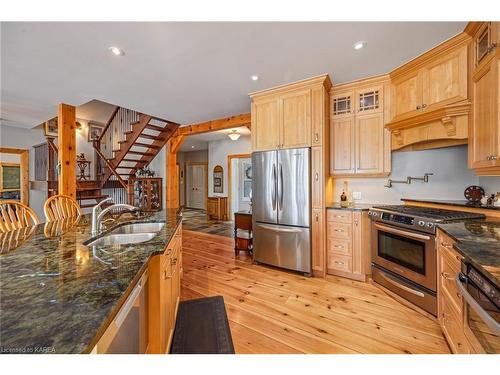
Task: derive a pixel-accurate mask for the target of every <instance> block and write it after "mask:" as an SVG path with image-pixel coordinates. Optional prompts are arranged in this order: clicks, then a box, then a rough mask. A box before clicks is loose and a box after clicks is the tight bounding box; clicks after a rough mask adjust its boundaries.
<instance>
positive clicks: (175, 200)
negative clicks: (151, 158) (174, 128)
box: [166, 138, 179, 208]
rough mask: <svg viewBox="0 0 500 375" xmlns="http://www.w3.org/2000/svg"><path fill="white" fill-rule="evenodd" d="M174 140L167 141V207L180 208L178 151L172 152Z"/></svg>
mask: <svg viewBox="0 0 500 375" xmlns="http://www.w3.org/2000/svg"><path fill="white" fill-rule="evenodd" d="M172 140H173V138H170V140H169V141H168V143H167V178H166V182H167V184H166V185H167V186H166V189H167V190H166V193H167V194H166V195H167V202H166V207H167V208H179V176H178V174H179V168H178V167H177V152H172V150H173V148H172Z"/></svg>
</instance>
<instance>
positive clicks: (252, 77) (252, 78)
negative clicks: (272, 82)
mask: <svg viewBox="0 0 500 375" xmlns="http://www.w3.org/2000/svg"><path fill="white" fill-rule="evenodd" d="M250 79H251V80H252V81H258V80H259V76H255V75H254V76H250Z"/></svg>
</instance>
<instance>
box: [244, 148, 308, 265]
mask: <svg viewBox="0 0 500 375" xmlns="http://www.w3.org/2000/svg"><path fill="white" fill-rule="evenodd" d="M252 174H253V177H252V220H253V254H254V260H255V261H257V262H261V263H264V264H269V265H273V266H277V267H282V268H287V269H290V270H295V271H300V272H304V273H308V274H309V273H311V231H310V225H311V214H310V204H311V198H310V197H311V194H310V149H309V148H297V149H288V150H277V151H263V152H254V153H253V154H252Z"/></svg>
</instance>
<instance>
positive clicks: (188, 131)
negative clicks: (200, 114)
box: [178, 113, 251, 135]
mask: <svg viewBox="0 0 500 375" xmlns="http://www.w3.org/2000/svg"><path fill="white" fill-rule="evenodd" d="M250 123H251V119H250V113H243V114H241V115H236V116H231V117H226V118H220V119H217V120H210V121H205V122H200V123H198V124H192V125H187V126H181V127H180V128H179V132H178V135H193V134H201V133H208V132H212V131H216V130H223V129H231V128H236V127H238V126H246V127H248V128H250Z"/></svg>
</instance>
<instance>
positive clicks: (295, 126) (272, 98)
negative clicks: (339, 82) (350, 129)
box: [250, 75, 331, 151]
mask: <svg viewBox="0 0 500 375" xmlns="http://www.w3.org/2000/svg"><path fill="white" fill-rule="evenodd" d="M330 87H331V82H330V79H329V78H328V75H322V76H318V77H313V78H310V79H306V80H303V81H299V82H295V83H291V84H289V85H284V86H280V87H275V88H271V89H268V90H264V91H259V92H256V93H252V94H250V97H251V98H252V151H264V150H275V149H283V148H299V147H311V146H322V145H323V141H324V138H325V136H326V135H327V131H328V127H327V125H325V122H326V121H327V118H328V114H329V110H328V109H327V110H325V108H328V105H329V102H328V92H329V90H330Z"/></svg>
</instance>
